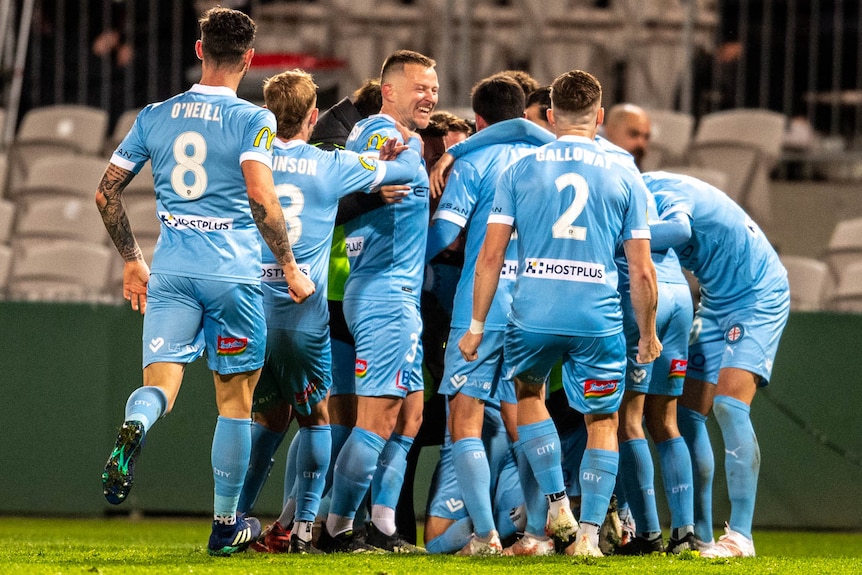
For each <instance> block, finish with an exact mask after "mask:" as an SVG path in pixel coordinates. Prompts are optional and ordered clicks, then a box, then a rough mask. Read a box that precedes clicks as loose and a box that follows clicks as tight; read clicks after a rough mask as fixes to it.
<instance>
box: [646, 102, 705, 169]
mask: <svg viewBox="0 0 862 575" xmlns="http://www.w3.org/2000/svg"><path fill="white" fill-rule="evenodd" d="M646 112H647V116H649V119H650V140H649V148H647V154H646V156H645V157H644V159H643V171H644V172H650V171H653V170H664V169H665V166H673V165H679V164H685V163H686V158H687V156H688V148H689V146H690V145H691V138H692V134H693V132H694V116H692V115H691V114H687V113H685V112H677V111H674V110H646Z"/></svg>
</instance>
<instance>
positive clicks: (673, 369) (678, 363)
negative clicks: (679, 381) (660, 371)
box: [668, 359, 688, 378]
mask: <svg viewBox="0 0 862 575" xmlns="http://www.w3.org/2000/svg"><path fill="white" fill-rule="evenodd" d="M687 370H688V360H685V359H672V360H671V361H670V374H669V375H668V377H676V378H683V377H685V372H686V371H687Z"/></svg>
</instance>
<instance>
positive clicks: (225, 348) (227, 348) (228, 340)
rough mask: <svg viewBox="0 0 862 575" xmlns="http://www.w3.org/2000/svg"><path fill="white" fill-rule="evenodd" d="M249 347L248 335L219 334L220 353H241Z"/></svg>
mask: <svg viewBox="0 0 862 575" xmlns="http://www.w3.org/2000/svg"><path fill="white" fill-rule="evenodd" d="M246 348H248V338H247V337H222V336H218V352H217V353H218V355H240V354H241V353H245V350H246Z"/></svg>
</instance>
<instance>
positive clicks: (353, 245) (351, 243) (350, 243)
mask: <svg viewBox="0 0 862 575" xmlns="http://www.w3.org/2000/svg"><path fill="white" fill-rule="evenodd" d="M364 243H365V236H350V237H349V238H347V239H345V240H344V245H345V247H346V248H347V255H348V256H349V257H352V258H353V257H356V256H358V255H359V254H361V253H362V246H363V244H364Z"/></svg>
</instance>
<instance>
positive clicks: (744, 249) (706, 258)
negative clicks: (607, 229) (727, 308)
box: [644, 172, 787, 305]
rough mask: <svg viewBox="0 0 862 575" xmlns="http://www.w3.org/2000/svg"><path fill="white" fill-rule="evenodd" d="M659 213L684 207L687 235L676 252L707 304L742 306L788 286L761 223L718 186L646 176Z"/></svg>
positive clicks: (677, 177) (659, 175)
mask: <svg viewBox="0 0 862 575" xmlns="http://www.w3.org/2000/svg"><path fill="white" fill-rule="evenodd" d="M644 181H645V182H646V184H647V187H648V188H649V189H650V190H651V191H652V192H653V193H654V195H655V197H656V202H657V204H658V209H659V213H660V214H661V216H662V217H666V215H668V214H670V213H672V212H673V211H682V212H683V213H686V214H688V216H689V217H690V218H691V227H692V233H691V238H690V239H689V240H688V241H687V242H685V243H684V244H683V245H681V246H677V247H676V250H675V251H676V252H677V254H678V256H679V260H680V262H681V263H682V265H683V266H685V267H686V268H687V269H689V270H691V272H692V273H693V274H694V275H695V277H697V279H698V281H699V283H700V286H701V296H702V298H703V299H704V301H705V302H707V303H710V304H714V305H729V304H741V303H745V302H750V301H756V300H762V299H764V298H768V297H769V296H770V294H772V293H775V292H776V291H778V292H781V291H783V290H785V289H786V288H787V272H786V271H785V270H784V267H783V266H782V265H781V262H780V260H779V259H778V254H777V253H776V252H775V249H774V248H773V247H772V245H771V244H770V243H769V240H768V239H767V238H766V236H765V235H764V234H763V231H761V229H760V227H758V225H757V224H756V223H755V222H754V220H752V219H751V217H749V216H748V214H746V213H745V211H744V210H743V209H742V208H741V207H740V206H739V205H738V204H737V203H736V202H734V201H733V200H732V199H730V197H728V196H727V194H725V193H724V192H722V191H721V190H719V189H717V188H715V187H713V186H711V185H709V184H707V183H706V182H703V181H701V180H698V179H696V178H692V177H690V176H684V175H679V174H671V173H668V172H648V173H646V174H644Z"/></svg>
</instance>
